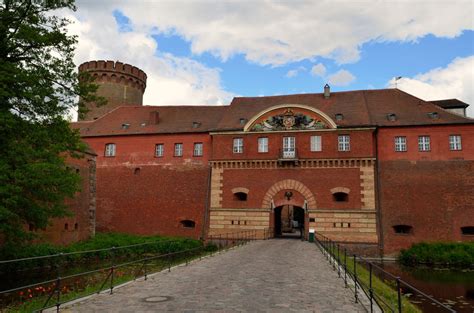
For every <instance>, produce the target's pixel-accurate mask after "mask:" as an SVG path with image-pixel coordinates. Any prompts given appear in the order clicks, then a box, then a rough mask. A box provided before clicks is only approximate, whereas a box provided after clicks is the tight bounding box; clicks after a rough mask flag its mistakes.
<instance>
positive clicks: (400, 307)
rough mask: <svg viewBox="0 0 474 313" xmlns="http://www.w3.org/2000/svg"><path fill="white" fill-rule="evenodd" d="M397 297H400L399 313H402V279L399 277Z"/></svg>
mask: <svg viewBox="0 0 474 313" xmlns="http://www.w3.org/2000/svg"><path fill="white" fill-rule="evenodd" d="M397 297H398V313H402V291H401V289H400V277H397Z"/></svg>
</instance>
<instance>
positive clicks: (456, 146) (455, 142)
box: [449, 135, 462, 151]
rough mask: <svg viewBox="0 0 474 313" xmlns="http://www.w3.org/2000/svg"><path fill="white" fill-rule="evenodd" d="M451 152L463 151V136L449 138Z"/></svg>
mask: <svg viewBox="0 0 474 313" xmlns="http://www.w3.org/2000/svg"><path fill="white" fill-rule="evenodd" d="M449 150H452V151H456V150H462V146H461V135H451V136H449Z"/></svg>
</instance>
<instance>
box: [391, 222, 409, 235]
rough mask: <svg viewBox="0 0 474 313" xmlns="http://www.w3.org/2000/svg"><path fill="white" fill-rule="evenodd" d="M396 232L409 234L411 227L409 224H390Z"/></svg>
mask: <svg viewBox="0 0 474 313" xmlns="http://www.w3.org/2000/svg"><path fill="white" fill-rule="evenodd" d="M392 227H393V230H394V231H395V233H396V234H411V233H413V227H412V226H410V225H403V224H401V225H394V226H392Z"/></svg>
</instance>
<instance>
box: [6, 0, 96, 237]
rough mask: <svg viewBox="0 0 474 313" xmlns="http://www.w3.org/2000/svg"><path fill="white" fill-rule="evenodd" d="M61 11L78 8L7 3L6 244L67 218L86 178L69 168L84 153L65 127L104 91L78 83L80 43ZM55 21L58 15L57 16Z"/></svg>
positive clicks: (51, 2) (54, 0)
mask: <svg viewBox="0 0 474 313" xmlns="http://www.w3.org/2000/svg"><path fill="white" fill-rule="evenodd" d="M58 10H75V5H74V1H73V0H43V1H41V0H23V1H20V0H0V236H1V237H3V238H0V240H1V239H3V240H6V241H8V242H13V241H22V240H24V239H25V238H27V237H28V236H29V232H27V231H26V225H28V224H29V225H31V226H32V227H33V228H37V229H40V228H44V227H46V226H47V224H48V221H49V220H50V218H52V217H60V216H65V215H66V214H67V213H68V212H67V209H66V206H65V205H64V199H65V198H66V197H73V196H74V194H75V192H76V191H78V189H79V185H80V177H79V175H78V174H76V173H75V172H73V171H72V170H70V169H69V168H68V167H67V166H66V165H65V160H66V158H67V157H80V155H81V153H82V152H84V151H85V146H84V144H83V143H81V141H80V137H79V134H78V133H77V132H76V131H74V130H72V129H71V128H70V127H69V123H68V121H67V120H66V119H65V116H67V115H68V114H69V112H70V110H72V109H75V108H76V107H77V104H76V103H75V102H76V99H77V97H78V96H80V97H81V99H82V100H84V101H94V100H97V98H96V97H95V96H94V91H95V90H96V88H97V86H95V85H93V84H91V81H90V79H88V78H87V77H84V78H83V79H79V77H78V74H77V73H76V72H75V69H76V66H75V64H74V62H73V57H74V48H75V44H76V38H75V37H74V36H70V35H68V34H67V29H66V28H67V26H68V24H69V21H68V20H67V19H65V18H63V17H60V16H58V15H57V12H58ZM55 14H56V15H55Z"/></svg>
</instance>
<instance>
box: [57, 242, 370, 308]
mask: <svg viewBox="0 0 474 313" xmlns="http://www.w3.org/2000/svg"><path fill="white" fill-rule="evenodd" d="M62 311H63V312H170V311H173V312H176V311H177V312H365V311H364V309H363V308H362V307H361V306H360V305H358V304H356V303H354V300H353V295H352V294H351V292H350V290H349V289H346V288H344V282H343V281H342V280H341V279H338V278H337V273H336V272H334V271H333V270H332V268H331V266H330V265H329V264H328V262H327V261H326V260H325V259H324V257H323V255H322V253H321V252H320V251H319V250H318V249H317V248H316V246H315V245H314V244H310V243H308V242H302V241H299V240H292V239H279V240H276V239H275V240H266V241H256V242H251V243H250V244H248V245H245V246H243V247H240V248H236V249H232V250H230V251H227V252H223V253H221V254H218V255H215V256H213V257H209V258H205V259H203V260H201V261H196V262H193V263H191V264H189V265H188V266H179V267H177V268H174V269H172V270H171V272H167V271H164V272H161V273H158V274H156V275H154V276H151V277H149V279H148V280H147V281H143V280H142V281H136V282H133V283H131V284H128V285H126V286H123V287H121V288H117V289H115V290H114V294H112V295H110V294H105V293H104V294H100V295H95V296H93V297H91V298H89V299H87V300H84V301H81V302H79V303H76V304H74V305H72V306H69V307H65V308H64V310H62Z"/></svg>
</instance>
